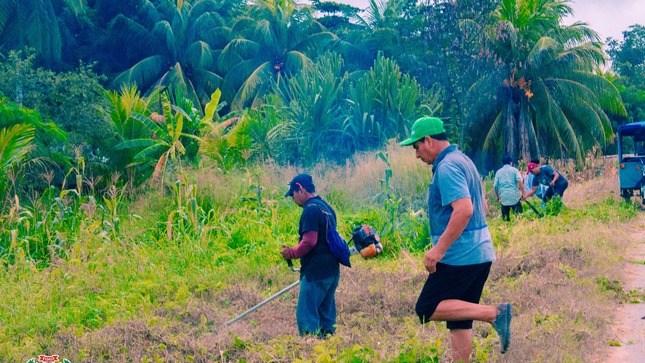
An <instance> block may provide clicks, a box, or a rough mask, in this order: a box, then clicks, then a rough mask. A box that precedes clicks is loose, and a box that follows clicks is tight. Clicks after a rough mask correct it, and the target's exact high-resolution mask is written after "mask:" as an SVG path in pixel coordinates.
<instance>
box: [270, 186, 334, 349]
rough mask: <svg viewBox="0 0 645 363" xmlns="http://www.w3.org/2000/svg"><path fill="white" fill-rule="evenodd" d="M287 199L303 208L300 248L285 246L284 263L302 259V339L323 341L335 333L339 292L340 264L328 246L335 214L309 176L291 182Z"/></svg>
mask: <svg viewBox="0 0 645 363" xmlns="http://www.w3.org/2000/svg"><path fill="white" fill-rule="evenodd" d="M285 197H292V198H293V201H294V202H295V203H296V204H297V205H298V206H299V207H302V214H301V216H300V222H299V225H298V235H299V239H298V245H297V246H296V247H293V248H291V247H289V246H287V245H284V244H283V245H282V247H283V249H282V251H280V254H281V255H282V257H283V258H284V259H285V260H291V259H296V258H299V259H300V293H299V294H298V306H297V307H296V322H297V324H298V331H299V332H300V335H317V336H318V337H320V338H324V337H326V336H328V335H333V334H334V332H335V331H336V288H337V287H338V280H339V279H340V266H339V263H338V260H336V258H335V257H334V255H332V254H331V251H330V250H329V245H328V243H327V237H326V235H327V221H328V220H329V223H331V224H333V226H334V227H335V226H336V212H335V211H334V209H333V208H332V207H331V206H330V205H329V204H328V203H327V202H326V201H324V200H323V199H322V198H320V197H319V196H318V195H317V194H316V186H315V185H314V181H313V178H312V177H311V175H309V174H298V175H296V176H295V177H294V178H293V179H292V180H291V182H289V190H288V191H287V193H286V194H285Z"/></svg>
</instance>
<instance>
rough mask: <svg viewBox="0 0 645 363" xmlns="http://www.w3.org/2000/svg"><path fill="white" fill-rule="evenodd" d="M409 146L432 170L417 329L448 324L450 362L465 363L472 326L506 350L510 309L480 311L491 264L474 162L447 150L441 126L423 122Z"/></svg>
mask: <svg viewBox="0 0 645 363" xmlns="http://www.w3.org/2000/svg"><path fill="white" fill-rule="evenodd" d="M407 145H412V146H413V147H414V149H415V153H416V157H417V158H418V159H421V161H423V162H424V163H426V164H431V165H432V174H433V177H432V183H431V184H430V187H429V194H428V217H429V220H430V234H431V237H432V248H431V249H430V250H428V251H427V252H426V254H425V256H424V259H423V264H424V266H425V268H426V270H428V272H429V273H430V275H428V279H427V280H426V282H425V285H424V286H423V289H422V291H421V294H420V296H419V299H418V300H417V304H416V313H417V315H418V316H419V319H420V320H421V323H426V322H428V321H446V322H447V327H448V329H449V330H450V340H451V343H452V344H451V345H452V350H453V361H454V362H468V361H469V360H470V354H471V352H472V336H471V334H470V330H471V329H472V325H473V320H479V321H485V322H488V323H491V324H492V325H493V328H494V329H495V331H496V332H497V333H498V335H499V336H500V340H501V351H502V353H505V352H506V350H507V349H508V346H509V344H510V337H511V332H510V323H511V305H510V304H508V303H503V304H499V305H497V306H492V305H491V306H489V305H480V304H479V300H480V298H481V294H482V291H483V289H484V284H485V282H486V280H487V279H488V274H489V272H490V267H491V264H492V262H493V261H494V260H495V251H494V248H493V243H492V239H491V235H490V231H489V230H488V225H487V224H486V211H485V199H484V196H483V187H482V183H481V179H480V177H479V173H478V172H477V169H476V168H475V165H474V164H473V162H472V160H470V158H468V157H467V156H466V155H465V154H463V153H462V152H461V151H459V150H458V149H457V146H456V145H451V144H450V142H448V139H447V137H446V131H445V129H444V125H443V121H441V120H440V119H438V118H436V117H422V118H420V119H418V120H417V121H416V122H415V123H414V125H413V126H412V132H411V134H410V137H409V138H408V139H406V140H404V141H402V142H401V146H407Z"/></svg>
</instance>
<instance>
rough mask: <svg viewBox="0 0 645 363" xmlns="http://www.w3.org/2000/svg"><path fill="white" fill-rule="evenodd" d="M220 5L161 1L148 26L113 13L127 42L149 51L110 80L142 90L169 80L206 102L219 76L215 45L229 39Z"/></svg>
mask: <svg viewBox="0 0 645 363" xmlns="http://www.w3.org/2000/svg"><path fill="white" fill-rule="evenodd" d="M218 8H219V5H218V4H217V3H216V2H215V0H197V1H195V2H188V1H182V0H176V3H174V4H172V3H170V2H163V3H162V4H161V5H159V6H158V7H157V12H158V14H159V16H160V19H159V20H158V21H156V22H155V24H154V27H153V28H152V30H148V29H146V27H145V26H144V25H142V24H140V23H138V22H136V21H135V20H132V19H129V18H126V17H125V16H123V15H119V16H117V17H116V18H115V19H114V21H113V23H112V26H111V27H112V29H115V31H118V32H125V33H126V34H128V40H129V43H128V44H126V46H128V47H131V48H133V49H141V48H143V49H147V50H148V51H149V55H148V56H146V57H145V58H144V59H141V60H140V61H138V62H137V63H136V64H135V65H133V66H132V67H130V68H129V69H128V70H126V71H125V72H123V73H121V74H120V75H119V76H118V77H117V78H116V79H115V80H114V84H115V85H120V84H123V83H126V84H137V85H138V86H139V89H141V90H143V91H148V90H150V89H154V88H156V87H158V86H171V87H173V88H178V89H180V90H182V92H183V94H185V95H187V97H188V98H189V99H190V100H191V101H192V102H193V104H195V105H202V104H206V103H207V102H208V101H209V98H210V95H211V93H212V92H213V91H215V89H217V88H218V86H219V84H220V82H221V80H222V78H221V77H220V76H219V75H218V74H217V73H216V72H215V66H216V63H217V62H216V61H217V56H218V51H217V50H218V49H221V48H222V47H223V45H225V44H226V43H227V42H228V38H227V37H228V29H227V28H226V27H224V20H223V19H222V17H221V16H220V15H219V13H218V12H217V9H218Z"/></svg>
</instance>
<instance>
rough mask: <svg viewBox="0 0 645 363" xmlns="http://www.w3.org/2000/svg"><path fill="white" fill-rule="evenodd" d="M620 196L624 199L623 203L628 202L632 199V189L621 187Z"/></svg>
mask: <svg viewBox="0 0 645 363" xmlns="http://www.w3.org/2000/svg"><path fill="white" fill-rule="evenodd" d="M620 196H621V197H623V199H625V203H629V201H630V200H631V199H632V191H631V190H630V189H621V190H620Z"/></svg>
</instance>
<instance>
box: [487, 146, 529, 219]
mask: <svg viewBox="0 0 645 363" xmlns="http://www.w3.org/2000/svg"><path fill="white" fill-rule="evenodd" d="M502 164H504V166H502V168H501V169H499V170H497V172H496V173H495V181H494V183H493V186H494V187H495V197H496V198H497V202H498V203H500V204H501V205H502V219H503V220H505V221H509V220H510V219H511V217H510V211H511V209H512V210H513V212H514V213H522V211H523V209H522V203H521V199H522V196H523V195H524V182H523V181H522V174H521V173H520V171H519V170H517V169H516V168H514V167H513V159H511V157H510V156H508V155H507V156H504V157H503V158H502Z"/></svg>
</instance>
